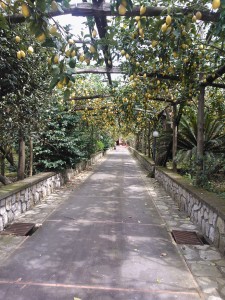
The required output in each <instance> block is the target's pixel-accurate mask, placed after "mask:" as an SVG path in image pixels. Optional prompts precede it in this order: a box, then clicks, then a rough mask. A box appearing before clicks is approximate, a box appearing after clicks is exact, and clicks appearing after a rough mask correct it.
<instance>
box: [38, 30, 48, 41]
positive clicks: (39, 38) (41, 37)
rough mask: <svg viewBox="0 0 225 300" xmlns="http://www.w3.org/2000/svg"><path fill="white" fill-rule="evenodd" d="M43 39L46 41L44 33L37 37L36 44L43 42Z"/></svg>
mask: <svg viewBox="0 0 225 300" xmlns="http://www.w3.org/2000/svg"><path fill="white" fill-rule="evenodd" d="M45 39H46V35H45V33H44V32H43V33H41V34H40V35H38V36H37V40H38V42H44V41H45Z"/></svg>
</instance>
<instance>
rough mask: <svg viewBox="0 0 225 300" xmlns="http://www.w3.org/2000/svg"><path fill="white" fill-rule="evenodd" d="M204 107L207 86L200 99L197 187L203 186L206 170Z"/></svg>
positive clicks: (203, 87) (203, 88)
mask: <svg viewBox="0 0 225 300" xmlns="http://www.w3.org/2000/svg"><path fill="white" fill-rule="evenodd" d="M204 105H205V86H200V93H199V97H198V120H197V122H198V123H197V160H196V185H198V186H201V185H202V179H203V178H202V175H203V170H204V164H203V157H204Z"/></svg>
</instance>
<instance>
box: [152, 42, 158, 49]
mask: <svg viewBox="0 0 225 300" xmlns="http://www.w3.org/2000/svg"><path fill="white" fill-rule="evenodd" d="M157 44H158V42H157V41H155V40H153V41H152V47H153V48H155V47H156V46H157Z"/></svg>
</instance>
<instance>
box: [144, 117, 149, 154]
mask: <svg viewBox="0 0 225 300" xmlns="http://www.w3.org/2000/svg"><path fill="white" fill-rule="evenodd" d="M147 138H148V136H147V122H146V123H145V133H144V155H147Z"/></svg>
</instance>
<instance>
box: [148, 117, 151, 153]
mask: <svg viewBox="0 0 225 300" xmlns="http://www.w3.org/2000/svg"><path fill="white" fill-rule="evenodd" d="M150 136H151V123H150V122H148V157H149V158H150V156H151V142H150Z"/></svg>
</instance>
